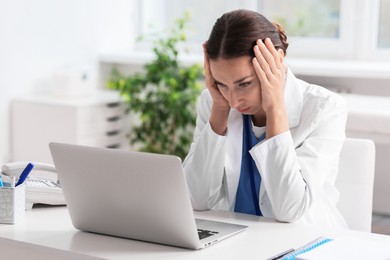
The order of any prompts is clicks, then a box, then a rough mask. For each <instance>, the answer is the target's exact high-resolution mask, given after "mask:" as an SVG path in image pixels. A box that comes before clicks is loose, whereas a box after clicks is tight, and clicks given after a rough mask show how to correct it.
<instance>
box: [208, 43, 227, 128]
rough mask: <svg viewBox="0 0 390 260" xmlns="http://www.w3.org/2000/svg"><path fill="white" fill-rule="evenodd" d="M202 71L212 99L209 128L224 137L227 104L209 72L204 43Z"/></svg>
mask: <svg viewBox="0 0 390 260" xmlns="http://www.w3.org/2000/svg"><path fill="white" fill-rule="evenodd" d="M203 55H204V71H205V73H204V74H205V82H206V87H207V89H208V90H209V92H210V95H211V98H212V99H213V106H212V109H211V114H210V119H209V121H210V126H211V128H212V129H213V131H214V132H215V133H216V134H218V135H225V134H226V131H227V121H228V117H229V112H230V105H229V102H228V101H227V100H226V99H225V98H224V97H223V96H222V94H221V92H220V91H219V89H218V87H217V85H216V84H215V80H214V78H213V75H212V74H211V70H210V60H209V57H208V55H207V51H206V43H203Z"/></svg>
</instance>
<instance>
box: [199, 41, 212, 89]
mask: <svg viewBox="0 0 390 260" xmlns="http://www.w3.org/2000/svg"><path fill="white" fill-rule="evenodd" d="M202 46H203V58H204V59H203V60H204V73H205V81H206V86H207V87H208V88H211V87H213V86H214V85H215V82H214V80H213V77H212V74H211V70H210V61H209V57H208V56H207V52H206V43H203V45H202Z"/></svg>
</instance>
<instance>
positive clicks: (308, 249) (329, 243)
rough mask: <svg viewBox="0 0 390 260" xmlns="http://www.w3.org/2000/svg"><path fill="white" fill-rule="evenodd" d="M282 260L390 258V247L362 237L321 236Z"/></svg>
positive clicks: (376, 259)
mask: <svg viewBox="0 0 390 260" xmlns="http://www.w3.org/2000/svg"><path fill="white" fill-rule="evenodd" d="M278 259H282V260H294V259H295V260H328V259H332V260H345V259H354V260H366V259H370V260H386V259H387V260H390V247H389V246H388V245H385V244H383V243H379V242H374V241H371V240H366V239H362V238H357V237H352V236H343V237H338V238H335V239H330V238H324V237H320V238H318V239H316V240H314V241H312V242H310V243H308V244H306V245H304V246H302V247H300V248H298V249H296V250H295V251H293V252H292V253H289V254H287V255H285V256H283V257H282V258H278Z"/></svg>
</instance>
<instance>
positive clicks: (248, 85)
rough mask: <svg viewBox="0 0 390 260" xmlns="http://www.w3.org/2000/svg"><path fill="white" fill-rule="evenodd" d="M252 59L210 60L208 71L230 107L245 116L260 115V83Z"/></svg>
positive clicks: (243, 57) (245, 57)
mask: <svg viewBox="0 0 390 260" xmlns="http://www.w3.org/2000/svg"><path fill="white" fill-rule="evenodd" d="M251 61H252V58H251V57H249V56H242V57H238V58H233V59H222V58H218V59H216V60H210V70H211V74H212V75H213V78H214V80H215V83H216V86H217V87H218V89H219V91H220V92H221V93H222V95H223V96H224V97H225V99H226V100H227V101H228V102H229V104H230V107H232V108H234V109H236V110H237V111H238V112H240V113H242V114H246V115H256V114H258V113H262V106H261V89H260V81H259V79H258V77H257V75H256V72H255V70H254V68H253V65H252V63H251Z"/></svg>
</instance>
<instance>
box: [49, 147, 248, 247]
mask: <svg viewBox="0 0 390 260" xmlns="http://www.w3.org/2000/svg"><path fill="white" fill-rule="evenodd" d="M49 147H50V151H51V155H52V157H53V161H54V165H55V167H56V169H57V171H58V178H59V181H60V183H61V186H62V189H63V192H64V196H65V201H66V204H67V208H68V211H69V215H70V218H71V221H72V224H73V226H74V227H75V228H77V229H79V230H82V231H88V232H93V233H99V234H105V235H111V236H117V237H123V238H129V239H135V240H142V241H147V242H153V243H159V244H165V245H171V246H176V247H183V248H190V249H200V248H204V247H207V246H209V245H212V244H214V243H216V242H218V241H220V240H221V239H224V238H227V237H229V236H232V235H234V234H237V233H239V232H241V231H243V230H245V229H246V228H247V226H243V225H237V224H232V223H223V222H216V221H209V220H201V219H195V217H194V213H193V209H192V206H191V202H190V197H189V192H188V189H187V184H186V180H185V176H184V172H183V168H182V163H181V160H180V158H179V157H176V156H173V155H162V154H152V153H143V152H132V151H125V150H116V149H106V148H96V147H88V146H80V145H72V144H62V143H50V144H49Z"/></svg>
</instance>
